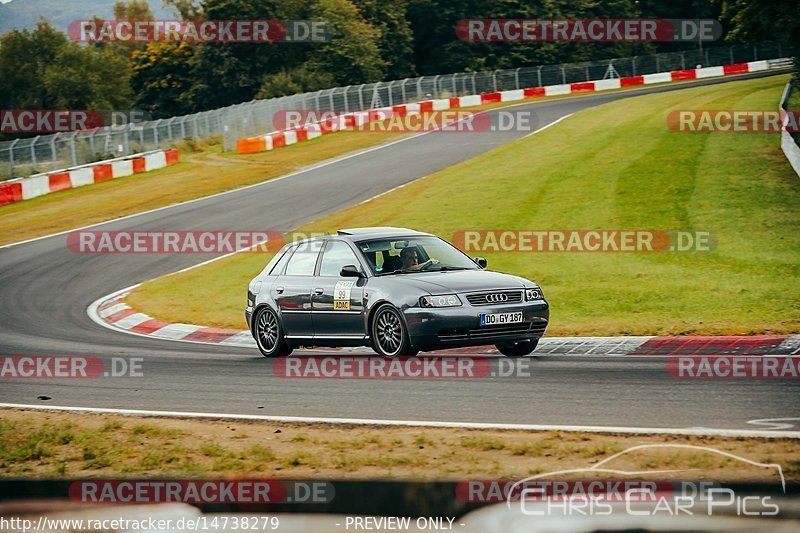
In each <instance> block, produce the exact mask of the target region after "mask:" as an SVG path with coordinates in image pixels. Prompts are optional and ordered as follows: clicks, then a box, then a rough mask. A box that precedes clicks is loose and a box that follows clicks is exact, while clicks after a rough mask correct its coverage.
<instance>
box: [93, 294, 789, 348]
mask: <svg viewBox="0 0 800 533" xmlns="http://www.w3.org/2000/svg"><path fill="white" fill-rule="evenodd" d="M134 288H135V287H129V288H127V289H124V290H122V291H119V292H116V293H114V294H110V295H108V296H105V297H103V298H100V299H99V300H97V301H95V302H94V303H92V305H90V306H89V308H88V310H87V312H88V314H89V316H90V317H91V318H92V320H94V321H95V322H97V323H98V324H100V325H102V326H105V327H108V328H110V329H114V330H117V331H122V332H125V333H131V334H134V335H142V336H145V337H151V338H154V339H161V340H171V341H182V342H196V343H201V344H218V345H221V346H237V347H242V348H256V343H255V341H254V340H253V337H252V336H251V335H250V332H249V331H247V330H239V329H223V328H211V327H207V326H198V325H195V324H181V323H170V322H164V321H162V320H157V319H155V318H152V317H150V316H149V315H147V314H145V313H141V312H138V311H136V310H135V309H133V308H131V307H130V306H129V305H128V304H127V303H125V297H126V296H127V295H128V294H129V293H130V291H131V290H133V289H134ZM348 351H354V352H355V353H361V352H364V353H372V351H371V350H369V349H368V348H355V349H352V350H351V349H348ZM437 353H453V354H487V355H496V354H498V352H497V350H495V349H494V348H492V347H487V346H476V347H470V348H457V349H450V350H442V351H438V352H437ZM535 353H536V355H581V356H585V355H590V356H634V357H668V356H673V355H782V356H789V355H800V335H751V336H732V335H731V336H638V337H548V338H543V339H542V340H541V341H539V346H538V347H537V348H536V352H535Z"/></svg>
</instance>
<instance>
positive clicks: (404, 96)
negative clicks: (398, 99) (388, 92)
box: [400, 78, 408, 104]
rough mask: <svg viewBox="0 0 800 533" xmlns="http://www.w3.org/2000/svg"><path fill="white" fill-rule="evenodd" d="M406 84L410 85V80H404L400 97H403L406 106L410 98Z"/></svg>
mask: <svg viewBox="0 0 800 533" xmlns="http://www.w3.org/2000/svg"><path fill="white" fill-rule="evenodd" d="M406 83H408V78H404V79H403V83H401V84H400V95H401V96H402V97H403V103H404V104H405V103H406V102H408V96H407V95H406Z"/></svg>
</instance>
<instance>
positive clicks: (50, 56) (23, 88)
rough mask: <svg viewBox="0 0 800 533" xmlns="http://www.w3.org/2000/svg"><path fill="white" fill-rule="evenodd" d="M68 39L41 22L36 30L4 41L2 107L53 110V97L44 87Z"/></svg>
mask: <svg viewBox="0 0 800 533" xmlns="http://www.w3.org/2000/svg"><path fill="white" fill-rule="evenodd" d="M67 44H68V43H67V38H66V36H65V35H64V34H63V33H61V32H58V31H56V30H55V29H54V28H53V27H52V26H50V24H48V23H47V22H45V21H40V22H39V23H38V24H37V25H36V29H34V30H33V31H31V30H22V31H19V30H15V31H11V32H8V33H6V34H5V35H3V36H2V37H0V106H1V107H3V108H4V109H52V108H53V106H54V105H55V102H54V98H53V95H52V94H50V93H49V92H48V90H47V88H46V87H45V86H44V85H43V84H42V80H43V79H44V75H45V73H46V72H47V71H48V70H49V69H50V68H52V67H53V66H54V64H55V63H56V57H57V55H58V53H59V51H60V50H61V49H62V48H63V47H65V46H67Z"/></svg>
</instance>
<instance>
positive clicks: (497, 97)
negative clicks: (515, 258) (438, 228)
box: [236, 59, 789, 154]
mask: <svg viewBox="0 0 800 533" xmlns="http://www.w3.org/2000/svg"><path fill="white" fill-rule="evenodd" d="M788 64H789V60H787V59H771V60H768V61H751V62H749V63H739V64H735V65H725V66H720V67H706V68H696V69H689V70H676V71H673V72H660V73H656V74H645V75H644V76H630V77H627V78H612V79H606V80H597V81H586V82H580V83H567V84H564V85H548V86H546V87H532V88H528V89H516V90H512V91H498V92H491V93H483V94H470V95H467V96H456V97H452V98H442V99H439V100H425V101H422V102H416V103H410V104H401V105H396V106H392V107H382V108H379V109H370V110H367V111H353V112H350V113H343V114H340V115H337V116H336V117H334V118H330V119H327V120H324V121H321V122H319V123H314V124H308V125H305V126H303V127H299V128H292V129H285V130H282V131H273V132H271V133H267V134H265V135H259V136H257V137H248V138H245V139H239V140H238V141H236V151H237V152H238V153H240V154H252V153H256V152H265V151H268V150H274V149H275V148H279V147H281V146H287V145H290V144H295V143H297V142H301V141H306V140H310V139H315V138H317V137H319V136H320V135H323V134H325V133H330V132H334V131H339V130H341V129H345V128H349V127H359V126H361V125H363V124H365V123H367V122H372V121H375V120H386V119H390V118H392V117H394V116H406V115H413V114H419V113H426V112H433V111H445V110H448V109H460V108H464V107H472V106H478V105H483V104H491V103H497V102H514V101H517V100H525V99H527V98H540V97H543V96H561V95H565V94H579V93H581V94H582V93H592V92H597V91H608V90H613V89H622V88H624V87H633V86H636V85H650V84H653V83H669V82H673V81H685V80H696V79H698V80H699V79H703V78H714V77H718V76H730V75H734V74H747V73H749V72H760V71H764V70H772V69H776V68H784V67H786V66H788Z"/></svg>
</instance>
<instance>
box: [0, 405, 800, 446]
mask: <svg viewBox="0 0 800 533" xmlns="http://www.w3.org/2000/svg"><path fill="white" fill-rule="evenodd" d="M0 408H9V409H34V410H38V411H67V412H83V413H86V412H88V413H96V414H117V415H138V416H147V417H162V418H205V419H211V420H213V419H217V420H219V419H227V420H258V421H264V422H297V423H304V424H354V425H368V426H412V427H435V428H464V429H511V430H521V431H570V432H587V433H626V434H637V435H644V434H663V435H686V436H717V437H757V438H783V439H800V431H758V430H735V429H712V428H702V429H701V428H685V429H680V428H644V427H627V426H580V425H549V424H499V423H482V422H437V421H428V420H381V419H368V418H325V417H313V416H270V415H246V414H230V413H203V412H194V411H153V410H147V409H114V408H106V407H98V408H94V407H72V406H63V405H35V404H15V403H0Z"/></svg>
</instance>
